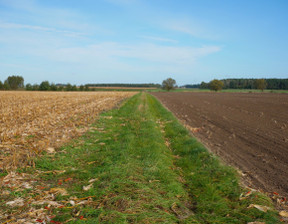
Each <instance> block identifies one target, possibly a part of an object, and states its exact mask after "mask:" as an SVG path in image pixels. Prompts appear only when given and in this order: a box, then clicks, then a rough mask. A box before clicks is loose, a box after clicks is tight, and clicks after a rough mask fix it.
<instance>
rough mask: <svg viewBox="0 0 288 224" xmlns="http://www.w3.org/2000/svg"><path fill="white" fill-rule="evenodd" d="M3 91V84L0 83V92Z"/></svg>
mask: <svg viewBox="0 0 288 224" xmlns="http://www.w3.org/2000/svg"><path fill="white" fill-rule="evenodd" d="M3 89H4V85H3V83H2V82H1V81H0V90H3Z"/></svg>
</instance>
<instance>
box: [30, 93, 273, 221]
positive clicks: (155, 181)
mask: <svg viewBox="0 0 288 224" xmlns="http://www.w3.org/2000/svg"><path fill="white" fill-rule="evenodd" d="M36 169H37V170H40V171H41V175H40V178H41V181H42V182H43V183H45V187H46V190H49V189H50V192H51V189H56V190H55V191H56V193H55V195H56V198H55V199H54V201H57V202H59V204H62V206H58V207H57V206H50V207H48V208H47V207H45V208H47V210H48V211H47V213H48V214H49V215H50V216H51V217H52V218H53V219H52V222H53V223H247V222H255V221H264V222H266V223H277V222H278V221H277V214H276V212H275V211H273V210H271V211H270V210H269V211H267V212H263V211H260V210H258V209H256V208H255V207H253V205H252V206H251V204H254V205H261V206H263V205H266V206H271V204H270V201H269V199H267V198H266V197H263V196H262V195H259V194H257V193H252V194H250V193H248V194H246V196H247V197H246V198H245V199H244V200H239V197H240V194H241V193H244V194H245V193H247V191H245V190H243V189H241V188H240V187H239V185H238V180H237V175H236V173H235V171H234V170H233V169H231V168H229V167H225V166H222V165H221V164H219V162H218V160H217V159H216V158H214V157H213V156H212V155H210V154H209V153H208V152H207V151H206V149H205V148H204V147H203V146H202V145H201V144H199V143H198V142H197V141H196V140H195V139H193V138H191V136H190V135H189V133H188V132H187V130H186V129H184V128H183V126H182V125H180V124H179V122H178V121H177V120H176V119H175V117H174V116H173V115H172V114H171V113H169V112H168V111H167V110H166V109H164V108H163V107H162V105H161V104H160V103H159V102H158V101H157V100H156V99H155V98H154V97H152V96H151V95H149V94H146V93H141V94H138V95H136V96H134V97H132V98H131V99H129V100H128V101H127V102H126V103H125V104H124V105H123V106H122V107H121V108H120V109H116V110H112V111H109V112H106V113H105V114H103V115H102V116H101V117H100V119H99V121H97V123H96V124H95V125H94V127H93V130H91V131H90V132H89V133H87V134H86V135H85V136H83V137H82V138H81V139H78V140H75V141H74V142H72V143H71V144H70V145H68V146H65V147H63V149H62V151H60V152H58V153H56V154H55V156H49V155H47V156H45V157H42V158H41V159H40V160H38V161H37V163H36ZM63 170H65V172H61V171H63ZM51 171H53V172H51ZM59 171H60V172H59ZM59 185H60V186H59ZM57 189H58V190H59V189H62V190H63V189H65V190H66V191H67V194H66V192H64V193H63V192H62V194H61V192H60V190H59V192H60V193H59V192H58V193H57ZM38 196H39V195H38ZM33 197H37V195H34V196H33ZM249 205H250V207H251V208H247V207H249ZM43 206H44V205H43ZM43 206H42V207H43ZM38 207H41V206H39V205H38ZM265 208H266V207H265Z"/></svg>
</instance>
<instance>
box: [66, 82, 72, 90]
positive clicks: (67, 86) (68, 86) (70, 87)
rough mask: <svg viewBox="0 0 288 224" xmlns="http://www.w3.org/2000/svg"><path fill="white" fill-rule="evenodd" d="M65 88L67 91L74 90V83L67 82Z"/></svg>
mask: <svg viewBox="0 0 288 224" xmlns="http://www.w3.org/2000/svg"><path fill="white" fill-rule="evenodd" d="M65 90H66V91H72V85H71V84H70V83H67V85H66V87H65Z"/></svg>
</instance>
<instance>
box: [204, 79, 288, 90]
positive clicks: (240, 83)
mask: <svg viewBox="0 0 288 224" xmlns="http://www.w3.org/2000/svg"><path fill="white" fill-rule="evenodd" d="M259 80H261V82H262V83H261V82H260V83H259ZM221 81H222V82H223V89H265V88H267V89H281V90H288V79H223V80H221ZM265 83H266V84H265ZM260 84H261V87H260V86H259V85H260ZM263 85H264V88H263ZM200 88H201V89H209V83H205V82H202V83H201V85H200Z"/></svg>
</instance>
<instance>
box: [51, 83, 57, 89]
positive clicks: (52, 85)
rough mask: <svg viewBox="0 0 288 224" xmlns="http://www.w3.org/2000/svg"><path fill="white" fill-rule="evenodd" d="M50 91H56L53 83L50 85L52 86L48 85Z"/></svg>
mask: <svg viewBox="0 0 288 224" xmlns="http://www.w3.org/2000/svg"><path fill="white" fill-rule="evenodd" d="M50 90H51V91H57V90H58V88H57V86H56V85H55V84H54V83H52V84H51V85H50Z"/></svg>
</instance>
